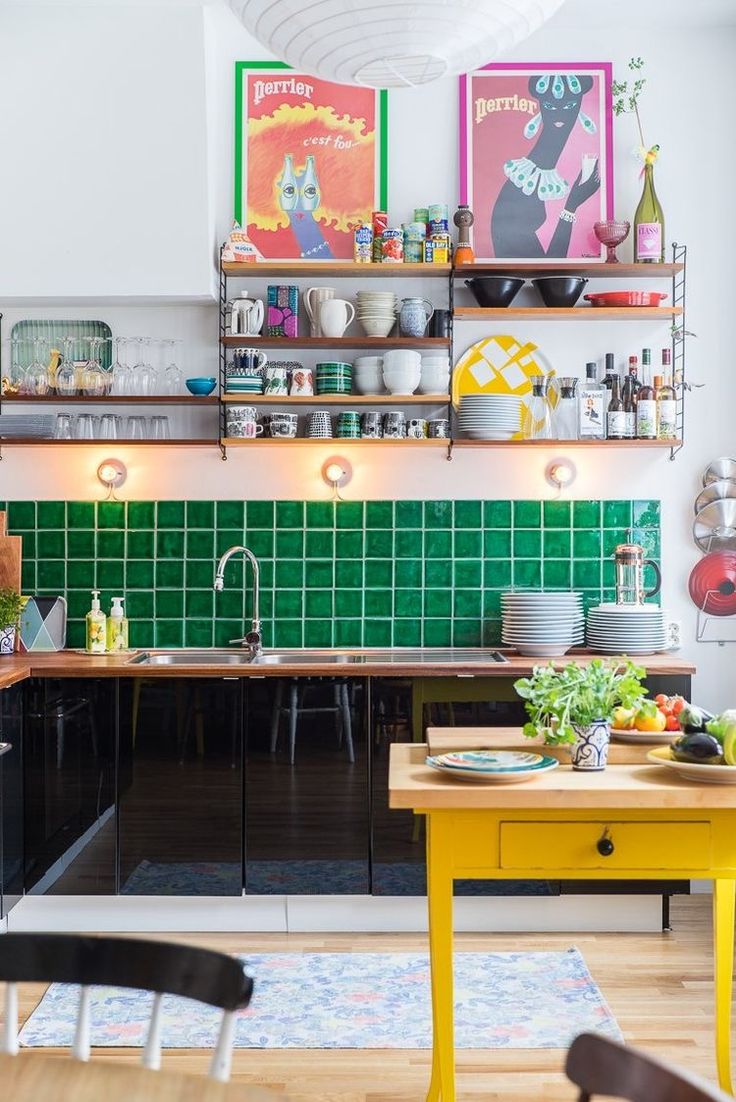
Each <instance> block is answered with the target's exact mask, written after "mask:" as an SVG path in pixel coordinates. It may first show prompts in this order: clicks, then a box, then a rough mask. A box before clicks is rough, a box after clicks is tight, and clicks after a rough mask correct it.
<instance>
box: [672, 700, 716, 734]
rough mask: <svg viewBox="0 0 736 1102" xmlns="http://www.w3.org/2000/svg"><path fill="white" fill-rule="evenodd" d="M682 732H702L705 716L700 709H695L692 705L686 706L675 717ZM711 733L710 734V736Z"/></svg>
mask: <svg viewBox="0 0 736 1102" xmlns="http://www.w3.org/2000/svg"><path fill="white" fill-rule="evenodd" d="M677 718H678V719H679V721H680V726H681V727H682V729H683V731H704V730H705V721H706V718H707V716H706V715H705V713H704V712H703V709H702V708H696V707H695V705H694V704H686V705H685V707H684V708H683V709H682V711H681V712H680V714H679V716H678V717H677ZM712 733H713V732H711V734H712Z"/></svg>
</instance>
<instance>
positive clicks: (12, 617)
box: [0, 589, 22, 631]
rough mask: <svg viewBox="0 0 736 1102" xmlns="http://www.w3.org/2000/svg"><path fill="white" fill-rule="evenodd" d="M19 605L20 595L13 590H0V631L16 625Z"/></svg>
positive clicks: (20, 603)
mask: <svg viewBox="0 0 736 1102" xmlns="http://www.w3.org/2000/svg"><path fill="white" fill-rule="evenodd" d="M21 605H22V602H21V599H20V594H19V593H16V591H15V590H14V589H0V631H2V629H3V628H11V627H14V626H15V624H17V622H18V617H19V616H20V610H21Z"/></svg>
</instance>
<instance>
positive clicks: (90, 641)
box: [86, 589, 107, 654]
mask: <svg viewBox="0 0 736 1102" xmlns="http://www.w3.org/2000/svg"><path fill="white" fill-rule="evenodd" d="M106 624H107V616H105V613H104V612H103V611H102V609H101V608H100V591H99V589H93V590H92V608H91V609H90V610H89V612H88V613H87V642H86V651H87V654H104V653H105V643H106V638H105V627H106Z"/></svg>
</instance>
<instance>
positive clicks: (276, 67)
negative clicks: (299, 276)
mask: <svg viewBox="0 0 736 1102" xmlns="http://www.w3.org/2000/svg"><path fill="white" fill-rule="evenodd" d="M385 201H386V92H378V91H376V90H375V89H374V88H356V87H353V86H352V85H347V84H333V83H332V82H331V81H328V80H319V79H318V78H317V77H312V76H307V75H304V74H303V73H296V72H294V70H293V69H290V68H289V67H288V66H285V65H281V64H279V63H277V62H272V61H268V62H266V61H261V62H254V61H238V62H236V65H235V217H236V219H237V220H238V222H240V224H241V225H242V226H243V227H244V228H245V229H246V231H247V233H248V236H249V237H250V239H251V241H252V242H253V244H254V245H255V246H256V247H257V248H258V249H260V251H261V253H262V254H263V256H264V257H266V258H267V259H270V260H278V259H285V260H293V259H297V258H298V259H301V260H343V259H352V256H353V233H354V230H355V228H356V226H359V225H360V224H361V222H369V221H370V217H371V212H372V211H373V210H376V209H382V210H385Z"/></svg>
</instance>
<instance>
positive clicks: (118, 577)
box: [97, 559, 125, 593]
mask: <svg viewBox="0 0 736 1102" xmlns="http://www.w3.org/2000/svg"><path fill="white" fill-rule="evenodd" d="M124 584H125V564H124V563H123V562H122V561H120V562H115V561H112V560H110V561H108V560H106V559H102V560H100V561H98V563H97V586H98V588H99V589H114V590H115V592H116V593H117V592H118V590H121V589H122V588H123V585H124Z"/></svg>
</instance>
